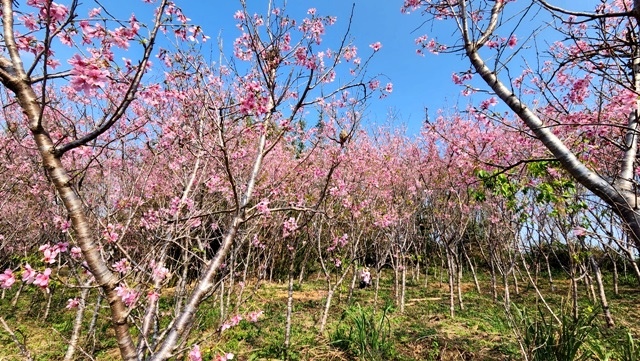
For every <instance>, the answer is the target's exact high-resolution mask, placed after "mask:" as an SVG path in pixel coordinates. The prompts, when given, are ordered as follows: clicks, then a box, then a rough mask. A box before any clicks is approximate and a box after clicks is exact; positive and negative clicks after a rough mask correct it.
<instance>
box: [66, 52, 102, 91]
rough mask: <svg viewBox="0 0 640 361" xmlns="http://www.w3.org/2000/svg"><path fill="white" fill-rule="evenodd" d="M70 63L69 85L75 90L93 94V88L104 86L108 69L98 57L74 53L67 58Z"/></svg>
mask: <svg viewBox="0 0 640 361" xmlns="http://www.w3.org/2000/svg"><path fill="white" fill-rule="evenodd" d="M69 64H71V72H70V74H71V82H70V85H71V87H72V88H73V89H74V90H76V91H83V92H85V93H88V94H93V92H94V91H95V89H97V88H103V87H105V86H106V82H107V80H108V76H109V71H108V70H106V69H105V68H104V66H103V65H102V64H103V63H102V61H100V60H99V59H90V58H82V57H81V56H80V55H78V54H76V55H74V56H73V58H71V59H69Z"/></svg>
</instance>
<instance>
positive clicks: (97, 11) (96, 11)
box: [89, 8, 102, 18]
mask: <svg viewBox="0 0 640 361" xmlns="http://www.w3.org/2000/svg"><path fill="white" fill-rule="evenodd" d="M101 11H102V8H93V9H91V10H89V17H90V18H93V17H96V16H98V15H100V12H101Z"/></svg>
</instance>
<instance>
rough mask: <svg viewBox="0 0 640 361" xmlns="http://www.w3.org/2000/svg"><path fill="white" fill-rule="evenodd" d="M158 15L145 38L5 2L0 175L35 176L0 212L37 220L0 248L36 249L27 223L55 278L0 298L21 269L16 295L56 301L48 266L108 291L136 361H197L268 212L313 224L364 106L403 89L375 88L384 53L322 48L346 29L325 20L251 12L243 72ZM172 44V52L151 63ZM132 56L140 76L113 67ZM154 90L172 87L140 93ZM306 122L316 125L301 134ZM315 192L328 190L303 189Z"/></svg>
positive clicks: (69, 9) (27, 273)
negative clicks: (41, 227) (206, 309)
mask: <svg viewBox="0 0 640 361" xmlns="http://www.w3.org/2000/svg"><path fill="white" fill-rule="evenodd" d="M14 6H18V8H17V9H15V8H14ZM147 6H148V7H149V13H152V14H153V16H152V18H151V20H149V22H148V23H145V22H142V21H140V20H138V18H137V17H136V16H130V17H129V18H128V19H127V20H122V19H119V18H117V17H115V16H113V15H112V13H111V12H110V11H109V9H102V8H95V9H85V8H84V7H82V6H81V5H80V4H78V3H77V2H75V1H72V2H71V3H69V4H67V5H60V4H57V3H54V2H51V1H29V2H27V4H26V5H24V6H23V5H16V4H14V3H13V2H12V1H6V2H3V11H2V14H3V35H2V57H1V58H0V81H1V82H2V84H3V85H4V87H5V90H6V93H4V94H3V98H2V99H3V104H4V105H5V106H4V108H3V109H4V116H5V117H4V118H3V120H2V121H3V122H4V124H5V125H6V131H4V132H3V133H2V140H3V141H4V142H3V143H2V146H3V148H2V151H3V152H5V153H12V152H14V151H16V150H18V151H16V154H20V156H19V157H14V159H15V161H14V162H8V163H2V168H1V169H0V171H1V175H2V176H3V177H5V176H7V178H10V177H9V175H10V172H13V171H14V170H15V167H16V166H17V165H19V166H21V167H24V169H22V172H21V174H28V173H29V172H32V174H37V175H39V176H37V177H33V178H31V179H30V180H29V182H31V183H32V184H33V185H32V186H31V188H30V189H31V192H32V196H29V197H24V196H23V197H22V198H23V199H20V198H19V195H20V191H19V188H20V187H24V186H25V185H24V183H25V182H24V179H20V178H16V179H17V182H13V183H11V182H10V183H6V184H5V185H3V187H5V186H6V187H7V188H3V193H4V192H5V191H6V193H7V195H9V196H10V197H8V198H6V201H5V198H3V201H2V202H3V203H2V206H3V207H4V206H6V205H8V202H10V201H12V200H16V203H17V204H19V205H20V206H21V207H23V208H24V209H29V208H31V212H33V211H35V210H39V209H41V210H43V212H42V213H41V214H39V215H38V216H37V217H36V216H34V214H33V213H31V214H30V215H27V214H23V213H21V212H19V211H17V212H14V214H13V215H12V218H11V219H10V220H9V221H8V222H7V223H8V224H7V226H6V227H5V226H4V224H3V230H2V232H3V239H4V238H8V239H9V241H10V240H13V239H17V238H16V237H25V240H27V237H26V235H27V234H22V235H17V234H13V233H12V231H11V230H12V229H14V230H17V229H19V222H29V217H31V218H32V219H34V218H35V219H39V220H41V223H42V224H46V225H47V226H48V227H50V228H51V229H52V232H51V234H55V235H56V237H58V238H60V239H61V242H57V243H52V239H49V240H44V241H42V242H41V243H42V244H41V245H38V244H33V243H28V242H22V243H17V245H19V246H20V247H21V248H20V250H22V251H24V252H29V251H30V250H32V248H33V247H39V251H38V252H39V254H41V257H42V258H41V261H40V262H41V264H42V268H44V270H42V271H41V270H34V269H33V268H31V266H29V265H28V264H21V263H20V262H14V263H12V264H11V267H12V268H8V269H7V270H6V271H4V273H2V277H1V278H0V285H1V286H2V287H3V289H9V288H12V287H15V284H16V282H18V283H20V282H19V276H20V274H17V273H16V270H17V269H18V267H19V266H21V267H22V268H23V271H22V273H21V275H22V280H23V282H22V283H20V284H21V285H24V284H33V285H35V286H38V287H40V288H42V289H43V291H45V292H49V290H50V289H49V285H50V284H51V282H52V280H51V277H52V276H54V275H55V271H56V269H54V268H53V267H50V266H49V265H52V264H57V265H59V268H62V267H68V268H70V269H72V270H73V272H74V274H76V279H75V282H77V283H78V286H79V287H89V286H92V285H94V284H97V285H98V286H99V287H100V290H101V292H102V293H103V294H104V296H105V299H106V300H107V301H108V304H109V307H110V309H111V320H110V322H111V324H112V326H113V328H114V330H115V338H116V340H117V342H118V347H119V349H120V353H121V356H122V358H123V359H127V360H131V359H137V358H150V359H154V360H164V359H167V358H170V357H175V356H176V353H177V352H181V351H180V350H183V349H184V347H186V342H187V339H188V336H189V333H190V331H191V329H192V326H193V324H194V319H195V318H196V315H197V311H198V308H199V307H200V305H201V304H202V303H203V302H204V301H205V300H206V299H207V297H208V296H209V295H211V294H212V292H214V291H215V290H216V287H218V286H220V287H222V286H224V285H225V282H228V283H227V286H229V287H230V289H233V288H234V278H233V275H234V274H235V273H234V272H233V270H234V269H235V267H236V264H239V262H238V258H237V257H240V256H241V255H242V253H241V252H240V250H241V249H242V245H243V244H246V241H248V240H250V239H252V236H253V234H254V233H256V231H255V228H253V227H252V225H259V224H260V222H262V223H264V222H268V219H269V215H270V213H271V212H300V214H301V215H303V214H304V212H306V211H307V210H308V211H309V212H310V214H313V212H314V211H313V210H314V209H315V210H316V211H317V209H318V205H319V204H321V201H322V199H323V198H324V197H325V195H326V193H327V188H326V184H328V182H329V180H330V179H331V177H332V173H333V172H334V170H335V167H336V166H337V165H338V164H339V163H340V158H341V153H342V150H343V148H344V147H345V146H346V144H347V143H349V142H350V140H351V139H352V138H353V137H354V134H355V133H356V130H357V129H358V124H359V120H360V114H361V107H362V106H363V104H364V102H365V101H366V100H367V99H369V98H371V97H372V96H373V95H374V94H376V95H380V96H385V95H386V94H387V93H388V92H390V91H391V90H392V86H391V84H389V85H387V86H386V87H385V88H381V87H380V86H379V81H378V80H376V79H373V78H370V77H368V76H367V75H366V71H365V70H366V65H367V63H368V61H369V59H370V58H371V57H372V56H373V54H374V53H375V52H376V51H378V50H380V47H381V45H380V44H374V45H373V46H372V47H371V48H370V49H368V50H367V51H365V52H363V53H362V54H364V55H362V54H358V51H357V48H356V47H355V45H354V44H353V43H352V40H351V39H350V37H349V36H350V35H349V34H345V35H344V37H343V38H342V39H341V40H340V41H338V42H336V43H333V44H328V45H327V44H326V43H324V42H323V37H324V35H325V32H326V31H329V28H330V27H331V25H333V24H334V23H335V22H336V19H335V18H334V17H331V16H320V15H319V14H317V13H316V10H315V9H309V11H308V13H307V15H306V17H305V18H303V19H302V20H301V21H299V22H298V21H296V20H294V19H292V18H290V17H289V16H288V15H286V14H285V13H284V11H283V10H281V9H280V8H278V7H277V6H276V5H275V2H274V3H272V4H270V5H269V8H268V12H267V13H266V14H265V15H258V14H253V13H251V12H250V11H249V9H248V8H247V6H246V4H245V3H244V2H242V1H241V2H240V8H241V9H240V10H239V11H238V12H236V13H235V15H233V16H234V18H235V19H236V20H237V23H238V26H237V27H238V30H239V33H240V35H239V36H238V38H237V39H236V41H235V43H234V45H233V57H232V58H229V59H227V60H225V61H224V62H223V63H220V64H211V63H210V62H208V61H206V60H205V59H204V57H203V56H202V55H201V54H199V53H198V52H197V51H196V49H195V47H194V46H193V44H197V43H196V42H197V41H206V40H207V37H206V36H205V35H204V34H202V30H201V29H200V28H199V27H197V26H195V25H192V24H190V23H189V19H188V18H187V17H186V16H185V15H184V14H183V13H182V11H181V10H180V8H178V7H177V6H176V4H174V3H173V2H170V1H166V0H165V1H161V2H160V3H159V4H156V5H147ZM84 14H88V15H84ZM230 16H231V14H230ZM146 24H149V25H146ZM162 33H165V34H167V37H168V38H169V40H170V41H167V42H163V45H162V47H161V48H159V49H155V48H156V46H155V44H156V42H157V40H158V39H157V37H158V36H159V34H162ZM167 43H173V44H175V47H176V48H175V49H174V48H170V47H168V46H166V45H164V44H167ZM190 44H191V45H190ZM64 47H69V49H67V52H68V53H70V54H68V55H67V53H65V50H63V49H65V48H64ZM83 48H86V49H83ZM361 48H363V49H366V47H361ZM223 50H224V49H223ZM134 52H139V54H140V55H139V57H138V59H137V60H130V59H128V58H126V57H125V58H123V59H122V60H116V59H117V58H118V57H119V56H120V55H122V54H125V55H128V54H130V53H134ZM153 56H156V57H157V59H158V60H159V61H158V62H157V63H155V64H152V61H151V59H152V57H153ZM27 59H28V60H29V61H30V62H31V63H30V64H26V65H25V61H26V60H27ZM63 64H64V65H63ZM58 67H61V68H67V70H64V69H63V70H57V68H58ZM146 73H153V74H154V76H155V77H156V79H158V78H160V79H161V80H159V81H148V82H147V81H143V80H142V79H143V75H144V74H146ZM343 76H344V77H345V78H344V79H342V77H343ZM338 77H340V78H341V79H342V80H341V82H340V84H339V85H336V84H337V82H335V79H336V78H338ZM307 118H312V119H313V118H317V119H319V121H318V124H317V125H316V126H315V127H313V126H312V127H310V126H307V125H306V123H305V119H307ZM18 119H21V120H22V121H21V122H18V121H17V120H18ZM20 143H22V147H23V148H24V149H23V148H20ZM320 152H322V154H323V156H322V157H321V158H322V162H315V159H316V158H315V157H316V156H315V154H316V153H320ZM318 159H320V158H318ZM325 159H328V161H326V162H325V161H324V160H325ZM21 161H22V162H21ZM20 162H21V163H22V164H21V163H20ZM312 162H315V163H312ZM307 164H314V165H313V166H309V167H308V166H307ZM42 168H44V170H45V172H42V171H39V169H42ZM302 170H305V171H302ZM304 177H307V178H306V179H314V180H317V179H318V178H320V179H324V181H322V182H321V183H323V184H325V185H324V186H323V185H322V184H321V185H320V187H315V188H314V187H311V188H309V187H307V188H305V187H304V186H302V185H303V184H305V183H304V182H305V181H300V182H295V181H294V180H296V179H301V178H304ZM291 184H298V185H300V187H294V186H291ZM5 202H7V203H5ZM57 202H60V205H61V207H60V206H58V204H57ZM276 208H279V209H276ZM47 218H48V219H47ZM288 229H289V231H291V232H293V231H296V230H297V228H296V227H289V228H288ZM30 230H31V231H32V232H36V233H37V229H36V228H35V227H32V228H31V229H30ZM5 234H6V236H5ZM33 239H37V237H34V238H33ZM1 241H2V242H3V243H4V242H5V241H4V240H1ZM63 241H64V242H63ZM255 243H256V242H252V244H255ZM258 243H259V241H258ZM14 251H15V250H11V249H9V248H8V247H3V249H2V252H11V254H13V253H14ZM247 257H248V256H247ZM229 269H230V270H231V271H228V270H229ZM83 270H87V271H88V273H86V274H85V273H83ZM194 279H195V283H192V281H193V280H194ZM173 282H177V285H178V287H177V288H176V292H175V294H174V296H173V308H174V312H173V314H171V315H170V316H168V319H167V323H168V324H169V326H168V328H167V329H166V330H161V329H158V325H159V324H160V321H161V320H160V319H159V318H158V316H157V311H158V304H159V299H160V297H168V296H166V295H163V290H164V289H165V288H166V287H167V286H168V285H169V284H170V283H171V284H173ZM21 287H22V286H21ZM223 293H224V292H223V291H222V290H221V291H220V295H221V296H220V297H221V299H222V295H223ZM87 299H88V296H87V293H86V292H82V293H80V294H79V297H78V298H72V299H71V300H70V301H69V307H70V308H77V312H78V313H77V319H79V320H80V321H77V322H76V323H75V325H76V326H78V328H75V327H74V331H73V333H74V335H77V334H78V332H79V331H77V329H79V327H80V324H81V320H82V313H83V312H84V310H85V309H86V307H85V306H86V305H85V303H84V302H85V301H86V300H87ZM227 299H228V298H227ZM227 306H228V304H227ZM237 307H238V305H236V308H237ZM227 308H228V307H227ZM133 315H135V317H132V316H133ZM223 315H228V316H229V320H237V318H234V317H236V316H237V314H236V315H231V314H227V313H226V312H223ZM221 322H222V321H221ZM229 322H230V321H229ZM134 324H135V328H137V329H138V330H139V332H138V333H137V335H138V340H137V342H135V341H134V339H133V333H132V332H131V326H132V325H134ZM227 324H229V323H228V322H226V321H224V322H222V325H223V326H224V325H227ZM73 339H77V337H76V336H74V338H73ZM73 342H75V341H73ZM74 346H75V345H71V347H70V351H69V355H71V356H68V358H71V357H72V354H73V349H74ZM193 350H196V348H194V349H193ZM193 354H194V355H196V356H197V352H195V351H194V352H193ZM194 357H195V356H194ZM196 358H197V357H196Z"/></svg>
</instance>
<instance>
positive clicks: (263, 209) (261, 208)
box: [256, 198, 271, 216]
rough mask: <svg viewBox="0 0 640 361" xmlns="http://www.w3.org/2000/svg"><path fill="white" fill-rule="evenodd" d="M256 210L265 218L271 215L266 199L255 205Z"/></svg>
mask: <svg viewBox="0 0 640 361" xmlns="http://www.w3.org/2000/svg"><path fill="white" fill-rule="evenodd" d="M256 209H257V210H258V212H260V213H261V214H264V215H265V216H268V215H270V214H271V211H269V200H268V199H266V198H265V199H263V200H261V201H260V202H259V203H258V204H256Z"/></svg>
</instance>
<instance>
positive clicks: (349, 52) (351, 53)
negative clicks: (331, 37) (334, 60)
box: [342, 46, 358, 62]
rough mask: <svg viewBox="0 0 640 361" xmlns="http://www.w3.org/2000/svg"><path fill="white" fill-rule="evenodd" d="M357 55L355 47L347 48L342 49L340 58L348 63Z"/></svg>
mask: <svg viewBox="0 0 640 361" xmlns="http://www.w3.org/2000/svg"><path fill="white" fill-rule="evenodd" d="M357 53H358V48H356V47H355V46H347V47H346V48H345V49H344V53H343V54H342V57H343V58H344V60H345V61H346V62H349V61H350V60H351V59H353V58H355V57H356V56H357Z"/></svg>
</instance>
